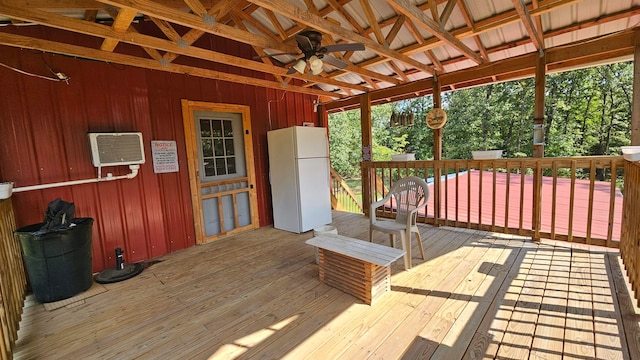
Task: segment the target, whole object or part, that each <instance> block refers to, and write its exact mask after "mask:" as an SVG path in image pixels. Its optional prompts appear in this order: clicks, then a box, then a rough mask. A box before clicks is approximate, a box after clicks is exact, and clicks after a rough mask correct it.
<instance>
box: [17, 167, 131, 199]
mask: <svg viewBox="0 0 640 360" xmlns="http://www.w3.org/2000/svg"><path fill="white" fill-rule="evenodd" d="M129 169H130V170H131V172H130V173H129V174H127V175H119V176H113V175H112V174H111V173H109V174H107V176H106V177H98V178H95V179H85V180H72V181H64V182H59V183H51V184H41V185H32V186H23V187H18V188H13V191H12V192H14V193H16V192H23V191H31V190H42V189H50V188H54V187H60V186H69V185H80V184H90V183H97V182H102V181H113V180H121V179H133V178H134V177H136V176H137V175H138V170H139V169H140V165H129Z"/></svg>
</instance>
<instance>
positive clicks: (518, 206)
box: [362, 156, 625, 248]
mask: <svg viewBox="0 0 640 360" xmlns="http://www.w3.org/2000/svg"><path fill="white" fill-rule="evenodd" d="M624 162H625V161H624V160H623V159H622V157H611V156H594V157H572V158H541V159H536V158H523V159H495V160H441V161H387V162H363V163H362V170H363V191H362V192H363V194H368V196H363V204H364V208H365V211H366V213H368V207H369V204H370V203H371V201H375V200H378V199H380V198H381V197H382V196H383V195H384V194H381V193H380V189H381V187H380V185H379V183H380V182H381V183H382V184H383V185H384V186H383V187H382V189H385V188H390V187H391V185H392V184H393V183H394V182H395V181H396V180H397V179H399V178H401V177H404V176H408V175H416V176H419V177H422V178H424V179H427V182H428V183H429V184H430V185H431V186H430V190H431V198H430V200H429V204H428V206H427V212H426V213H425V214H421V215H422V217H421V221H423V222H425V223H429V224H434V225H447V226H454V227H465V228H472V229H480V230H487V231H493V232H502V233H507V234H518V235H525V236H532V237H533V238H536V239H539V238H548V239H554V240H564V241H573V242H580V243H585V244H592V245H600V246H608V247H614V248H617V247H618V246H619V240H620V232H621V230H620V229H621V221H622V191H621V189H620V187H621V186H620V185H621V184H622V181H623V172H624ZM612 179H613V180H612ZM373 189H376V191H373ZM383 191H386V190H383ZM394 213H395V210H394V207H393V204H389V206H386V207H384V208H383V209H379V214H378V216H387V217H393V216H395V215H394Z"/></svg>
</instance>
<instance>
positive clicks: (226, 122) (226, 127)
mask: <svg viewBox="0 0 640 360" xmlns="http://www.w3.org/2000/svg"><path fill="white" fill-rule="evenodd" d="M223 122H224V136H225V137H233V129H232V128H231V121H229V120H224V121H223Z"/></svg>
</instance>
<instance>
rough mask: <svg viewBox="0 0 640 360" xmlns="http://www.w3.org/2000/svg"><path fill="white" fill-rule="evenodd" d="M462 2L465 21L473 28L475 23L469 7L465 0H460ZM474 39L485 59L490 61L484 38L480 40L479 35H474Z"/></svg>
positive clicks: (461, 6) (461, 9)
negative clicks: (483, 41)
mask: <svg viewBox="0 0 640 360" xmlns="http://www.w3.org/2000/svg"><path fill="white" fill-rule="evenodd" d="M459 4H460V12H461V13H462V17H464V21H465V22H466V23H467V26H468V27H470V28H471V29H473V28H474V27H475V24H474V22H473V19H472V18H471V15H469V9H467V5H466V4H465V0H459ZM473 41H475V43H476V46H477V47H478V50H480V54H481V55H482V57H483V58H484V59H485V61H490V59H489V53H487V49H486V48H485V47H484V44H483V43H482V40H480V36H479V35H473Z"/></svg>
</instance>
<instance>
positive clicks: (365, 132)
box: [360, 93, 375, 216]
mask: <svg viewBox="0 0 640 360" xmlns="http://www.w3.org/2000/svg"><path fill="white" fill-rule="evenodd" d="M360 127H361V131H362V161H363V162H368V161H372V160H373V152H372V150H373V131H372V125H371V96H370V95H369V93H366V94H363V95H361V96H360ZM361 171H362V210H363V212H364V214H365V215H367V216H368V215H369V207H370V206H371V196H372V194H373V191H372V190H371V189H375V185H374V186H373V187H372V184H371V182H372V181H374V180H375V179H372V177H371V171H370V170H369V169H365V168H364V167H362V170H361Z"/></svg>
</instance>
